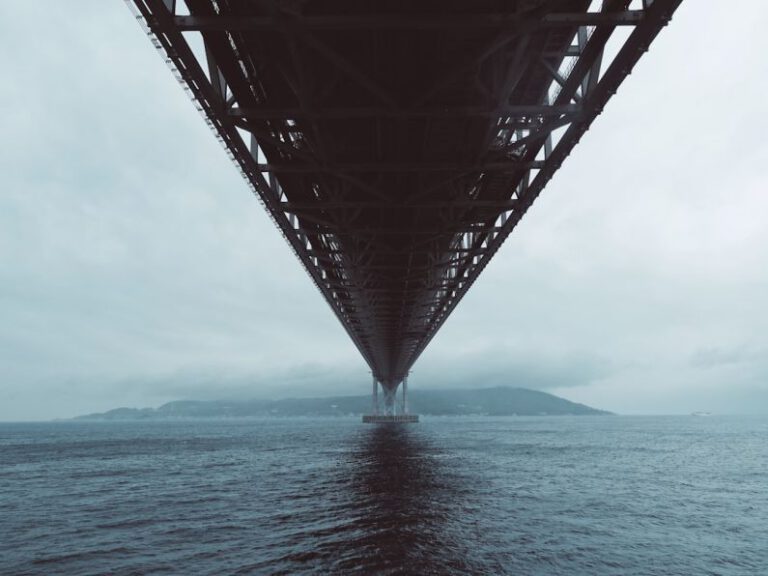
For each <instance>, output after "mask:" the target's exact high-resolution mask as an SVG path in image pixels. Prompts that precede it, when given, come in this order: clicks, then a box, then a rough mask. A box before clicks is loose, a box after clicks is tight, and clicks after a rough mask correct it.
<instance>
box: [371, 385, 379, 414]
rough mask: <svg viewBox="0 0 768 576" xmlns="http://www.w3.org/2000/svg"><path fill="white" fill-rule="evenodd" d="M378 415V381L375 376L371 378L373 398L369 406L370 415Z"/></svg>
mask: <svg viewBox="0 0 768 576" xmlns="http://www.w3.org/2000/svg"><path fill="white" fill-rule="evenodd" d="M378 413H379V381H378V380H376V376H374V377H373V398H372V404H371V414H378Z"/></svg>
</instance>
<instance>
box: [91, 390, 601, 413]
mask: <svg viewBox="0 0 768 576" xmlns="http://www.w3.org/2000/svg"><path fill="white" fill-rule="evenodd" d="M408 400H409V404H410V408H411V412H413V413H415V414H424V415H432V416H468V415H473V414H474V415H485V416H534V415H569V414H570V415H586V414H608V412H604V411H602V410H596V409H594V408H590V407H589V406H585V405H584V404H577V403H575V402H570V401H569V400H565V399H564V398H560V397H558V396H554V395H553V394H547V393H546V392H540V391H538V390H528V389H526V388H509V387H497V388H479V389H476V390H469V389H466V390H464V389H462V390H457V389H454V390H411V391H410V393H409V398H408ZM370 406H371V398H370V396H333V397H327V398H286V399H283V400H241V401H233V400H230V401H225V400H214V401H194V400H179V401H176V402H168V403H167V404H163V405H162V406H160V407H159V408H116V409H114V410H110V411H108V412H103V413H99V414H88V415H86V416H79V417H78V418H76V420H169V419H178V418H184V419H186V418H248V417H255V416H345V415H360V414H364V413H367V412H369V411H370Z"/></svg>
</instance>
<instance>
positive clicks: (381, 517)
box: [336, 424, 472, 574]
mask: <svg viewBox="0 0 768 576" xmlns="http://www.w3.org/2000/svg"><path fill="white" fill-rule="evenodd" d="M351 457H352V458H354V460H355V462H356V465H355V468H354V470H355V473H354V474H353V476H352V478H350V479H349V482H348V483H347V484H346V489H347V490H350V491H351V492H353V493H354V497H353V498H352V501H353V502H355V505H356V506H358V507H359V508H358V520H357V522H356V525H355V529H356V532H357V534H358V535H359V536H358V537H357V538H355V540H354V543H353V545H354V546H356V547H357V551H358V552H357V553H356V554H354V555H352V556H350V557H348V558H347V560H346V561H345V560H341V561H340V562H339V563H338V564H337V566H336V567H337V568H339V569H342V570H346V569H353V568H354V569H356V570H361V569H363V570H365V571H367V572H372V573H378V574H393V573H408V574H432V573H448V572H450V573H471V572H472V570H471V567H470V566H469V565H468V558H469V557H471V555H470V554H468V551H467V550H465V548H466V541H467V538H466V536H467V534H465V533H464V526H463V522H462V517H461V514H462V512H461V510H462V508H463V505H462V502H463V501H464V499H465V498H466V496H467V494H468V493H469V487H468V486H466V485H465V482H464V481H463V478H462V476H461V474H459V473H457V470H456V469H455V468H454V467H455V466H457V465H459V463H458V462H457V461H456V459H454V458H451V456H450V454H448V453H447V452H446V451H444V450H442V449H441V448H440V446H439V442H438V441H437V440H435V439H434V438H433V437H431V436H430V434H429V432H427V431H425V430H424V429H421V428H420V427H418V426H408V425H400V424H378V425H372V426H370V427H367V428H366V429H364V430H363V431H362V432H361V435H360V436H359V438H358V443H357V445H356V446H355V449H354V450H353V453H352V454H351ZM448 460H452V461H451V462H450V463H449V462H448Z"/></svg>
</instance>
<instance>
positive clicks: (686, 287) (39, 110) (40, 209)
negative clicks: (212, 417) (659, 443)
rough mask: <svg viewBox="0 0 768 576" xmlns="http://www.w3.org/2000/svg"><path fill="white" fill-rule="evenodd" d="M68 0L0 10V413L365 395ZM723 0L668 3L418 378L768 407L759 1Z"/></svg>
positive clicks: (362, 370) (151, 94) (146, 45)
mask: <svg viewBox="0 0 768 576" xmlns="http://www.w3.org/2000/svg"><path fill="white" fill-rule="evenodd" d="M75 4H76V6H77V10H76V13H75V12H73V5H72V3H70V2H62V1H54V0H46V1H40V2H2V3H0V59H2V63H3V75H2V78H3V79H2V80H0V128H1V130H0V419H4V420H23V419H39V418H53V417H68V416H73V415H76V414H81V413H85V412H92V411H97V410H98V411H101V410H106V409H110V408H114V407H117V406H157V405H159V404H161V403H163V402H166V401H168V400H173V399H179V398H224V397H233V396H268V397H281V396H285V395H290V394H311V395H325V394H333V393H362V394H367V393H368V391H369V388H370V384H369V378H370V376H369V375H368V372H367V367H366V366H365V364H364V362H363V361H362V360H361V358H360V356H359V354H358V353H357V350H356V349H355V348H354V346H353V345H352V343H351V342H350V341H349V339H348V337H347V336H346V334H345V332H344V331H343V330H342V328H341V326H340V325H339V323H338V321H337V320H336V318H335V316H334V315H333V313H332V312H331V310H330V308H329V307H328V306H327V305H326V304H325V302H324V300H323V299H322V297H321V296H320V294H319V293H318V291H317V290H316V289H315V288H314V286H313V285H312V283H311V282H310V280H309V278H308V277H307V276H306V273H305V272H304V271H303V270H302V269H301V267H300V265H299V263H298V261H297V259H296V258H295V257H294V256H293V255H292V254H291V253H290V251H289V248H288V246H287V244H286V243H285V242H284V240H283V239H282V238H281V236H280V235H279V234H278V232H277V231H276V229H275V228H274V226H273V224H272V223H271V222H270V221H269V219H268V218H267V217H266V216H265V214H264V213H263V211H262V208H261V207H260V206H259V204H258V202H256V200H255V199H254V198H253V197H252V196H251V194H250V192H249V190H248V188H247V187H246V185H245V183H244V182H243V181H242V180H241V178H240V176H239V174H238V173H237V171H236V170H235V169H234V168H233V166H232V164H231V163H230V162H229V160H228V159H227V158H226V155H225V153H224V151H223V150H222V148H221V147H220V146H219V144H218V143H217V142H216V141H215V139H214V138H213V136H212V135H211V133H210V132H209V130H208V128H207V127H206V126H205V124H204V123H203V121H202V120H201V118H200V117H199V115H198V114H197V112H196V111H195V109H194V107H193V105H192V104H191V102H190V101H189V100H188V99H187V97H186V95H185V94H184V93H183V91H182V90H181V88H180V86H179V85H178V84H177V83H176V82H175V80H174V79H173V77H172V76H171V74H170V72H169V70H168V69H167V68H166V66H165V64H164V63H163V62H162V61H161V59H160V58H159V56H158V54H157V53H156V51H155V50H154V48H153V47H152V46H151V44H150V42H149V40H148V39H147V38H146V36H144V34H143V32H142V31H141V29H140V28H139V26H138V25H137V24H136V22H135V21H134V20H133V18H132V15H131V13H130V12H129V10H128V9H127V7H126V6H125V5H124V4H123V3H122V2H119V1H117V0H114V1H111V2H104V1H103V0H78V1H77V2H76V3H75ZM738 4H739V10H738V14H735V13H733V14H732V13H731V10H729V7H730V8H732V6H733V5H732V4H731V3H727V2H701V1H693V0H687V1H686V2H683V5H682V7H681V8H680V9H679V10H678V12H677V14H676V16H675V18H674V20H673V21H672V22H671V24H670V26H669V27H667V28H666V29H664V30H663V31H662V33H661V35H660V36H659V38H658V39H657V40H656V42H655V43H654V44H653V45H652V46H651V50H650V52H649V53H648V54H646V55H645V56H644V58H643V59H642V60H641V61H640V63H639V65H638V66H637V67H636V69H635V71H634V72H633V74H632V75H631V76H630V77H629V78H628V79H627V80H626V81H625V83H624V84H623V85H622V87H621V88H620V90H619V92H618V94H617V95H616V96H615V97H614V98H613V100H612V101H611V102H610V103H609V105H608V106H607V107H606V110H605V112H604V114H603V115H602V116H601V117H599V118H598V120H597V121H596V122H595V123H594V125H593V128H592V129H591V130H590V131H589V132H588V133H587V134H586V136H585V137H584V139H583V140H582V142H581V144H579V146H578V147H577V148H576V150H575V152H574V153H573V154H572V155H571V156H570V157H569V159H568V161H567V162H566V163H565V164H564V166H563V168H562V169H561V170H560V171H559V172H558V173H557V175H556V176H555V178H554V179H553V180H552V181H551V183H550V184H549V186H548V188H547V189H546V190H545V192H544V193H543V195H542V197H541V198H540V199H539V200H538V201H537V202H536V204H535V205H534V207H533V209H532V210H531V211H530V212H529V213H528V215H527V216H526V217H525V219H524V220H523V222H522V223H521V225H520V226H518V228H517V229H516V231H515V232H514V234H513V235H512V236H511V237H510V238H509V239H508V240H507V242H506V243H505V244H504V247H503V248H502V250H501V251H500V252H499V253H498V255H497V256H496V258H495V259H494V260H493V262H492V263H491V264H490V265H489V266H488V268H487V269H486V271H485V272H484V274H483V275H482V276H481V277H480V279H479V280H478V282H477V283H476V284H475V285H474V287H473V288H472V290H470V292H469V294H468V295H467V297H466V298H465V299H464V301H463V302H462V303H461V304H460V305H459V307H458V308H457V310H456V311H455V312H454V314H453V316H452V317H451V318H450V319H449V320H448V322H447V323H446V324H445V326H444V327H443V329H442V331H441V332H440V333H439V334H438V336H437V337H436V338H435V339H434V340H433V342H432V343H431V345H430V347H429V348H428V350H427V351H426V352H425V353H424V355H423V356H422V358H421V359H420V360H419V362H418V363H417V364H416V366H415V367H414V373H413V375H412V377H411V380H410V382H411V387H412V388H417V387H424V388H426V387H448V386H451V387H457V386H486V385H498V384H508V385H514V386H526V387H532V388H539V389H543V390H546V391H549V392H552V393H555V394H558V395H561V396H563V397H566V398H568V399H571V400H576V401H579V402H585V403H587V404H590V405H592V406H596V407H599V408H604V409H608V410H613V411H617V412H620V413H626V414H637V413H640V414H643V413H645V414H647V413H688V412H691V411H694V410H711V411H713V412H718V413H754V412H762V413H766V412H768V144H767V143H766V137H765V135H766V128H767V127H768V126H766V119H765V101H766V94H768V82H767V81H766V71H768V70H767V65H766V62H765V54H768V38H767V36H766V34H765V31H764V23H765V22H766V21H768V3H765V2H759V1H756V0H755V1H752V2H746V1H742V2H739V3H738ZM746 4H748V5H749V6H748V8H747V7H746V6H745V5H746ZM745 14H749V15H750V16H749V17H744V15H745Z"/></svg>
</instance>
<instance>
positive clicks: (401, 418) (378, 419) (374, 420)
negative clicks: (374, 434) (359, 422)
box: [363, 414, 419, 424]
mask: <svg viewBox="0 0 768 576" xmlns="http://www.w3.org/2000/svg"><path fill="white" fill-rule="evenodd" d="M418 421H419V415H418V414H363V422H365V423H366V424H384V423H390V422H391V423H398V424H414V423H416V422H418Z"/></svg>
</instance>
